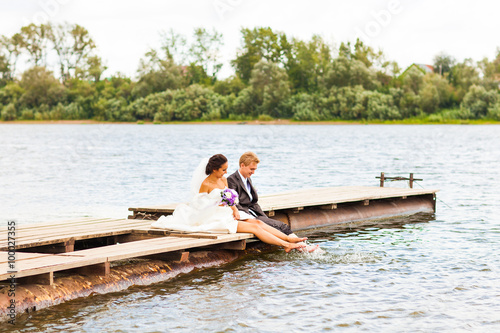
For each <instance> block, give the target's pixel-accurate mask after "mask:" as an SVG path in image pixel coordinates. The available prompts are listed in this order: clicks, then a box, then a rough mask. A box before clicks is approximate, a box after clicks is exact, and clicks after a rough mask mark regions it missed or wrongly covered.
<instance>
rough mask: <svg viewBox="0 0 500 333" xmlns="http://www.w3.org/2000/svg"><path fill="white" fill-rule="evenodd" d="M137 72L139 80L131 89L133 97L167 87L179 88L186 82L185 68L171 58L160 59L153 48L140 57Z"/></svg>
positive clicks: (144, 95) (142, 95) (159, 90)
mask: <svg viewBox="0 0 500 333" xmlns="http://www.w3.org/2000/svg"><path fill="white" fill-rule="evenodd" d="M138 73H139V80H138V82H137V84H136V85H135V87H134V89H133V91H132V94H133V95H134V96H135V97H146V96H147V95H149V94H152V93H156V92H161V91H165V90H167V89H179V88H182V87H185V86H186V83H187V76H186V74H187V68H186V67H182V66H179V65H176V64H175V63H174V61H173V60H171V59H165V60H163V59H160V57H159V56H158V52H157V51H156V50H154V49H151V50H150V51H149V52H147V53H146V56H145V58H144V59H141V63H140V67H139V70H138Z"/></svg>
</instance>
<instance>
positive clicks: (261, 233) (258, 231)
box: [237, 221, 305, 252]
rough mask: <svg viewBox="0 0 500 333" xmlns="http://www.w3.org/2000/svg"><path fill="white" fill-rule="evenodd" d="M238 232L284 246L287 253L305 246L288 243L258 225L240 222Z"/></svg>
mask: <svg viewBox="0 0 500 333" xmlns="http://www.w3.org/2000/svg"><path fill="white" fill-rule="evenodd" d="M273 229H274V228H273ZM237 231H238V232H249V233H252V234H254V235H255V236H257V238H259V239H260V240H261V241H263V242H264V243H268V244H273V245H279V246H282V247H283V248H285V251H286V252H290V251H291V250H292V249H300V248H303V247H304V246H305V245H302V244H295V243H290V242H287V241H286V240H283V239H281V238H279V237H277V236H275V235H274V234H273V233H270V232H268V231H267V230H265V229H263V228H261V227H260V226H259V225H258V224H257V223H251V222H243V221H239V222H238V228H237ZM285 237H286V235H285Z"/></svg>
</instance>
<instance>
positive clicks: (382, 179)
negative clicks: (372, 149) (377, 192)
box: [380, 172, 385, 187]
mask: <svg viewBox="0 0 500 333" xmlns="http://www.w3.org/2000/svg"><path fill="white" fill-rule="evenodd" d="M384 180H385V178H384V173H383V172H381V173H380V187H384Z"/></svg>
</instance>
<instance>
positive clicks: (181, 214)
mask: <svg viewBox="0 0 500 333" xmlns="http://www.w3.org/2000/svg"><path fill="white" fill-rule="evenodd" d="M227 168H228V161H227V158H226V157H225V156H224V155H222V154H217V155H214V156H212V157H210V159H208V160H207V159H204V160H202V162H201V163H200V165H199V166H198V168H197V169H196V170H195V172H194V174H193V178H192V181H191V192H192V193H191V194H192V199H191V201H190V202H189V204H179V205H178V206H177V207H176V208H175V210H174V212H173V214H172V215H169V216H162V217H160V218H159V219H158V221H154V222H153V223H152V224H151V226H152V227H153V228H162V229H173V230H181V231H187V232H197V231H202V232H220V233H235V232H247V233H252V234H254V235H255V236H257V237H258V238H259V239H260V240H261V241H263V242H265V243H269V244H273V245H279V246H281V247H283V248H284V249H285V251H286V252H290V251H291V250H292V249H298V250H301V251H304V250H306V251H310V249H309V247H307V246H306V244H304V243H303V241H304V240H306V239H307V238H299V237H293V236H287V235H285V234H284V233H282V232H281V231H279V230H277V229H275V228H273V227H271V226H268V225H267V224H265V223H264V222H262V221H259V220H255V219H250V220H245V221H238V220H239V218H240V216H239V213H238V209H237V208H236V206H235V205H232V206H229V205H221V198H222V197H221V192H222V191H224V190H225V189H227V179H226V178H225V177H223V176H224V175H225V174H226V173H227ZM311 250H313V249H311Z"/></svg>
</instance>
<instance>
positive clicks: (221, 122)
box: [0, 119, 500, 125]
mask: <svg viewBox="0 0 500 333" xmlns="http://www.w3.org/2000/svg"><path fill="white" fill-rule="evenodd" d="M0 124H1V125H103V124H108V125H500V121H494V120H449V121H443V122H429V121H422V120H416V119H403V120H394V121H355V120H352V121H351V120H330V121H294V120H290V119H275V120H266V121H262V120H243V121H239V120H216V121H196V120H195V121H171V122H162V123H155V122H153V121H136V122H120V121H117V122H112V121H98V120H92V119H83V120H13V121H3V120H1V121H0Z"/></svg>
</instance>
